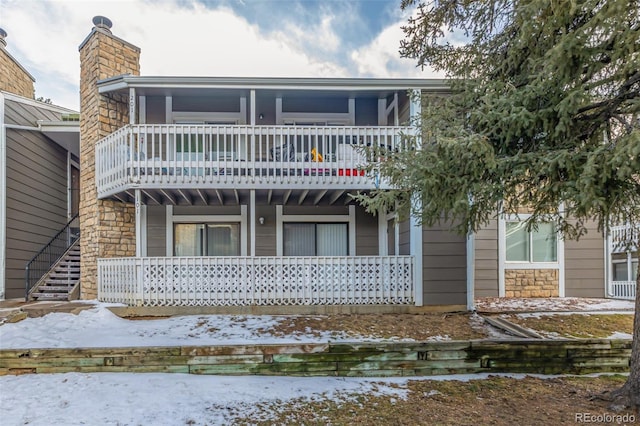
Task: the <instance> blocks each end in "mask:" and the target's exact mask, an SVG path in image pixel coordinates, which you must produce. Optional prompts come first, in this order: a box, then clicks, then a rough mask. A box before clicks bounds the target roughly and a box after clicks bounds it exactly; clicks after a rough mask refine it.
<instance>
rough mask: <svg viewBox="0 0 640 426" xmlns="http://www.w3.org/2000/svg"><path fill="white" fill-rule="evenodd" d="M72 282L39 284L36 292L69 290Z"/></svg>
mask: <svg viewBox="0 0 640 426" xmlns="http://www.w3.org/2000/svg"><path fill="white" fill-rule="evenodd" d="M74 285H75V283H74V284H70V285H41V286H40V287H38V292H39V293H50V292H54V293H56V292H61V291H64V292H69V291H70V290H71V289H72V288H73V286H74Z"/></svg>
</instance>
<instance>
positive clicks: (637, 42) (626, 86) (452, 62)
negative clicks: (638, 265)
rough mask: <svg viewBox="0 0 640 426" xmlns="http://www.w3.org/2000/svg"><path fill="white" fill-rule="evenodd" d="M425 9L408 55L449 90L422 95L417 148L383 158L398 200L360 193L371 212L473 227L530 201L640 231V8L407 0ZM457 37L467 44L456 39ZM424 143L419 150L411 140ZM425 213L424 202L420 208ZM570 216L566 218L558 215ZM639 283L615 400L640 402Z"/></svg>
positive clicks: (528, 0)
mask: <svg viewBox="0 0 640 426" xmlns="http://www.w3.org/2000/svg"><path fill="white" fill-rule="evenodd" d="M402 7H403V9H413V8H414V7H415V12H414V13H413V15H412V17H411V18H410V19H409V20H408V22H407V24H406V25H405V26H404V27H403V30H404V32H405V36H406V38H405V40H404V41H403V42H402V43H401V48H400V53H401V55H402V56H404V57H409V58H414V59H416V60H417V63H418V65H419V66H427V65H428V66H431V67H433V68H435V69H436V70H440V71H443V72H445V73H446V75H447V77H448V80H449V82H450V86H451V91H450V93H448V94H440V95H430V96H426V97H425V96H423V97H422V100H421V102H422V112H423V113H422V117H421V119H420V120H418V122H416V123H415V124H416V125H417V126H418V128H419V129H420V130H419V131H420V133H421V138H420V139H421V140H420V141H419V143H420V146H416V147H415V148H416V149H415V150H413V149H408V150H405V151H402V152H384V153H376V154H381V155H384V156H385V157H387V159H388V161H385V162H383V163H382V164H381V165H380V173H381V174H382V176H383V177H385V178H386V179H387V180H388V181H389V182H390V183H391V184H392V185H393V187H395V188H397V190H394V191H378V192H374V193H372V194H368V195H359V196H357V197H356V198H358V199H359V200H360V201H361V202H362V203H363V204H364V205H365V206H366V207H367V208H368V209H369V210H370V211H377V209H379V208H388V207H389V206H392V205H399V206H400V208H401V209H402V207H405V211H406V210H407V209H408V206H409V205H411V202H410V199H411V198H417V199H419V200H420V201H421V205H420V206H419V207H420V208H419V209H418V208H415V207H414V211H412V212H411V214H413V215H417V216H419V217H421V219H422V222H423V223H424V224H426V225H432V224H434V223H436V222H438V221H439V220H442V215H443V214H444V217H445V218H446V219H449V220H450V221H452V223H454V224H455V228H456V229H457V230H458V231H460V232H473V231H476V230H478V229H479V228H481V227H482V226H483V225H485V224H486V223H487V222H488V221H489V220H490V219H492V218H495V217H496V216H497V214H502V213H505V212H513V211H516V209H517V208H518V207H522V206H526V207H527V208H528V209H530V210H531V212H532V215H531V217H530V218H529V219H528V226H529V227H535V226H536V225H535V224H536V223H539V222H541V221H546V222H549V221H553V222H555V223H556V226H557V228H558V229H559V230H560V231H561V232H562V233H563V234H564V235H565V237H570V238H578V237H580V236H581V235H583V234H584V232H585V223H586V221H589V220H595V221H597V223H598V226H599V229H600V230H606V229H607V227H608V226H609V225H612V224H618V223H620V224H622V223H633V224H636V226H638V224H640V53H639V52H640V16H639V15H640V1H638V0H572V1H551V0H480V1H473V0H430V1H428V2H427V3H420V4H417V1H416V0H403V3H402ZM454 40H464V41H463V42H454ZM412 143H415V144H417V143H418V142H416V141H413V142H412V141H409V146H410V147H411V144H412ZM413 205H414V206H417V205H418V203H413ZM561 210H562V211H561ZM639 290H640V275H639V277H638V283H637V288H636V295H637V296H636V304H635V306H636V314H635V319H634V336H633V338H634V343H633V349H632V356H631V374H630V375H629V378H628V381H627V382H626V384H625V386H624V387H623V388H621V389H618V390H616V391H614V392H612V393H611V394H610V397H611V398H612V399H615V400H616V401H617V404H618V405H619V404H620V401H622V402H623V403H624V404H625V405H627V406H635V407H636V408H637V407H639V406H640V291H639Z"/></svg>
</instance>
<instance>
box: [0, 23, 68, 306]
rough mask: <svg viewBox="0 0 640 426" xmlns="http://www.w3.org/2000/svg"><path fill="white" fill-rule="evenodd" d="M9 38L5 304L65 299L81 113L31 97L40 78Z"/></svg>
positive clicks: (1, 172)
mask: <svg viewBox="0 0 640 426" xmlns="http://www.w3.org/2000/svg"><path fill="white" fill-rule="evenodd" d="M5 37H7V33H6V32H5V31H4V30H1V29H0V300H3V299H5V298H18V297H25V293H26V292H30V291H31V296H32V297H33V298H38V299H55V298H58V297H62V298H65V299H66V298H67V297H68V293H69V291H71V290H73V289H74V288H76V287H77V282H78V278H79V271H78V267H79V266H78V261H79V254H76V252H75V251H74V250H75V248H73V249H71V250H69V245H70V243H71V242H73V241H75V240H76V239H77V237H78V234H77V227H78V225H77V224H75V225H74V223H73V222H71V223H70V221H71V219H72V218H73V217H74V216H75V215H76V214H77V213H78V205H79V204H78V203H79V198H78V197H79V178H80V175H79V122H78V113H77V112H76V111H72V110H69V109H67V108H62V107H59V106H56V105H51V104H49V103H45V102H40V101H36V100H35V99H34V82H35V79H34V78H33V76H32V75H31V74H30V73H29V72H28V71H27V70H26V69H25V68H24V67H23V66H22V65H20V63H19V62H18V61H17V60H16V59H15V58H14V57H13V56H11V54H10V53H9V52H8V51H7V43H6V41H5ZM67 224H68V225H69V226H67ZM72 240H73V241H72ZM65 254H66V256H64V258H63V259H60V258H61V257H62V255H65ZM32 260H33V262H31V261H32ZM27 265H29V266H30V270H29V272H28V273H26V271H25V268H26V267H27ZM52 267H53V269H51V268H52ZM50 269H51V271H50ZM40 284H41V285H40Z"/></svg>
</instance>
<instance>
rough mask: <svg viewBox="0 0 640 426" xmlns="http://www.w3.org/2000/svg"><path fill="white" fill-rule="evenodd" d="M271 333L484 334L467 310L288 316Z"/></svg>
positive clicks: (475, 336)
mask: <svg viewBox="0 0 640 426" xmlns="http://www.w3.org/2000/svg"><path fill="white" fill-rule="evenodd" d="M265 331H268V332H270V333H271V334H273V335H274V336H290V335H296V334H298V335H300V334H305V335H309V334H311V335H313V334H314V333H320V332H333V333H335V334H336V335H340V337H343V338H344V337H354V338H356V337H359V338H362V337H369V338H374V339H394V338H397V339H413V340H468V339H482V338H486V337H487V333H486V329H485V328H484V325H483V321H482V319H481V318H479V317H478V316H477V315H474V314H469V313H453V314H415V315H413V314H353V315H346V314H345V315H326V316H325V315H322V316H291V317H287V319H286V320H284V321H282V322H281V323H280V324H279V325H278V326H277V327H275V328H269V329H268V330H265Z"/></svg>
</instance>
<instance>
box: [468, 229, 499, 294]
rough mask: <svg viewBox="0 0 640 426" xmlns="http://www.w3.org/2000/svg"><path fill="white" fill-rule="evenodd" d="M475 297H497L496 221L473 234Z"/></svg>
mask: <svg viewBox="0 0 640 426" xmlns="http://www.w3.org/2000/svg"><path fill="white" fill-rule="evenodd" d="M474 244H475V271H474V275H475V297H498V294H499V290H498V220H497V219H494V220H492V221H491V222H489V223H488V224H487V226H485V227H484V228H483V229H481V230H479V231H478V232H476V234H475V241H474Z"/></svg>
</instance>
